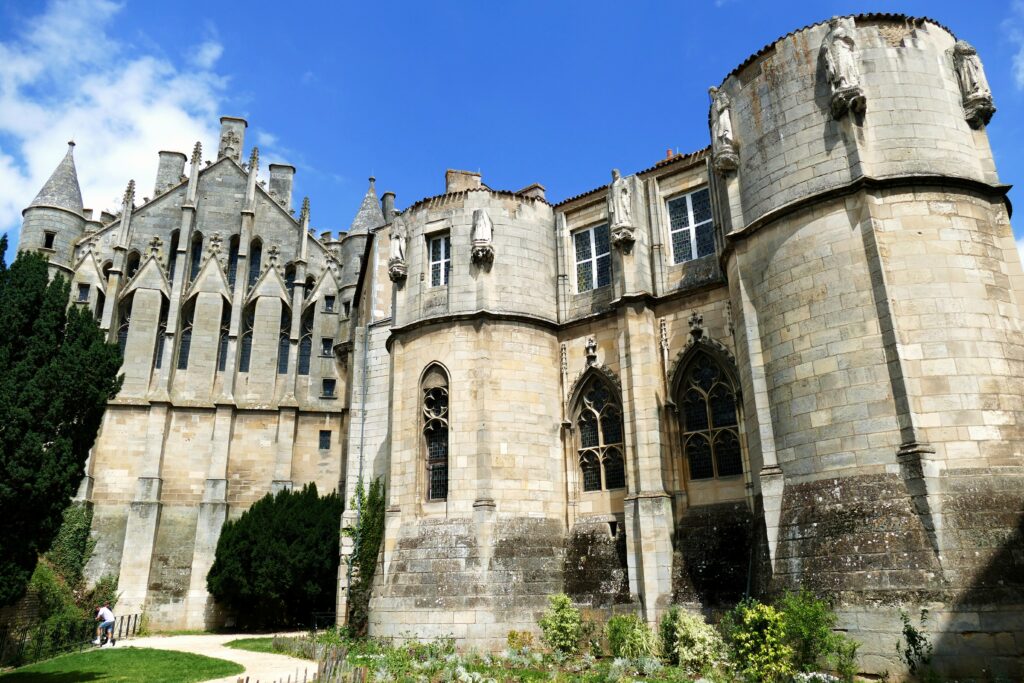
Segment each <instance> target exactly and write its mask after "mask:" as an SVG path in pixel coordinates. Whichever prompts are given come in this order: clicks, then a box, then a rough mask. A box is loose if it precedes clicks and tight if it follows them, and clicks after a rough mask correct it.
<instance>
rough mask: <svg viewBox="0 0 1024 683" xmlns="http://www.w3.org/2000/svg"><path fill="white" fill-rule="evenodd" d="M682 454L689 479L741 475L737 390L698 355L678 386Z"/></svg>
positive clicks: (704, 356) (710, 361)
mask: <svg viewBox="0 0 1024 683" xmlns="http://www.w3.org/2000/svg"><path fill="white" fill-rule="evenodd" d="M678 394H679V402H678V405H679V418H680V423H681V426H682V440H683V453H684V455H685V458H686V462H687V468H688V470H689V473H690V479H712V478H714V477H730V476H734V475H738V474H743V456H742V454H741V452H740V438H739V425H738V423H739V420H738V416H737V413H736V387H735V384H734V383H733V380H732V378H731V377H730V376H729V374H728V373H727V372H726V371H725V370H724V369H723V368H722V366H721V365H720V364H719V363H718V362H717V361H716V360H715V359H714V358H712V357H711V355H710V354H708V353H705V352H703V351H698V352H697V353H696V354H694V356H693V358H691V359H690V362H689V363H687V365H686V368H685V370H684V372H683V376H682V381H681V382H680V385H679V391H678Z"/></svg>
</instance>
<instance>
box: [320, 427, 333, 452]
mask: <svg viewBox="0 0 1024 683" xmlns="http://www.w3.org/2000/svg"><path fill="white" fill-rule="evenodd" d="M330 447H331V430H330V429H321V430H320V450H322V451H326V450H328V449H330Z"/></svg>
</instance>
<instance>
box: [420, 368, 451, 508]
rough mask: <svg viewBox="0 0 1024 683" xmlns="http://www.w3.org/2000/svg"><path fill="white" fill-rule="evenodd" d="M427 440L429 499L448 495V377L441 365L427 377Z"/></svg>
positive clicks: (425, 396) (425, 424)
mask: <svg viewBox="0 0 1024 683" xmlns="http://www.w3.org/2000/svg"><path fill="white" fill-rule="evenodd" d="M422 390H423V404H422V411H423V440H424V444H425V446H426V451H427V452H426V457H427V499H428V500H447V498H448V377H447V376H446V375H445V374H444V372H443V371H442V370H441V369H440V368H437V367H433V368H431V369H430V370H429V371H428V372H427V374H426V376H425V377H424V379H423V388H422Z"/></svg>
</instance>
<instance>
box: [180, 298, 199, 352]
mask: <svg viewBox="0 0 1024 683" xmlns="http://www.w3.org/2000/svg"><path fill="white" fill-rule="evenodd" d="M195 312H196V300H195V299H192V300H191V301H189V302H188V303H187V304H185V311H184V314H183V315H182V322H181V339H180V341H179V342H178V369H179V370H186V369H188V355H189V352H191V350H192V320H193V317H194V316H195Z"/></svg>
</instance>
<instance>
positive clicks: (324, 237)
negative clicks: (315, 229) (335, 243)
mask: <svg viewBox="0 0 1024 683" xmlns="http://www.w3.org/2000/svg"><path fill="white" fill-rule="evenodd" d="M320 241H321V242H323V243H324V244H327V243H328V242H330V241H331V231H330V230H324V231H323V232H321V233H320Z"/></svg>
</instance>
